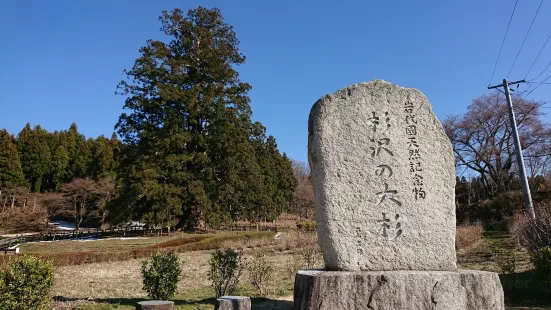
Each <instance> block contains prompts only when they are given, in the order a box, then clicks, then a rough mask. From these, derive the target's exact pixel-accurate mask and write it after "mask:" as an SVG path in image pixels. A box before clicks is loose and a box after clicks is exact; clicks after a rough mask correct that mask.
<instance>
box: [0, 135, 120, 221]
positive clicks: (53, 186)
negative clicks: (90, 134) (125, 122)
mask: <svg viewBox="0 0 551 310" xmlns="http://www.w3.org/2000/svg"><path fill="white" fill-rule="evenodd" d="M121 145H122V144H121V142H120V141H119V140H118V139H117V137H116V135H113V136H112V137H111V139H108V138H106V137H104V136H99V137H97V138H96V139H91V138H90V139H86V138H85V137H84V135H83V134H81V133H79V132H78V128H77V126H76V124H72V125H71V127H70V128H69V129H68V130H66V131H65V130H64V131H55V132H48V131H46V130H44V129H42V128H41V127H40V126H39V125H37V126H35V127H34V128H33V127H31V125H30V124H27V125H26V126H25V128H23V130H21V131H20V132H19V134H18V135H17V136H16V137H14V136H13V135H11V134H10V133H8V132H7V131H6V130H1V131H0V207H1V212H0V228H4V229H5V230H6V229H7V230H35V229H40V227H45V224H46V222H47V221H48V219H50V218H52V217H63V218H67V219H70V220H72V221H73V222H74V223H75V225H76V226H77V227H79V226H80V225H81V224H82V223H83V221H84V222H88V223H89V224H103V223H105V222H106V215H107V214H108V212H107V211H108V209H107V207H108V203H109V202H110V201H111V200H112V198H113V197H114V195H115V178H116V172H117V165H118V156H119V153H120V149H121Z"/></svg>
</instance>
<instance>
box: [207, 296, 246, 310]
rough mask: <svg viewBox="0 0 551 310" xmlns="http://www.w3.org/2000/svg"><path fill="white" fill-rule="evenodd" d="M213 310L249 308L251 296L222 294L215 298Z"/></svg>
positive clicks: (242, 309)
mask: <svg viewBox="0 0 551 310" xmlns="http://www.w3.org/2000/svg"><path fill="white" fill-rule="evenodd" d="M214 310H251V298H250V297H247V296H222V297H220V298H218V299H216V305H215V306H214Z"/></svg>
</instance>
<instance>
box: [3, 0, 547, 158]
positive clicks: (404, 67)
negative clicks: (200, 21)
mask: <svg viewBox="0 0 551 310" xmlns="http://www.w3.org/2000/svg"><path fill="white" fill-rule="evenodd" d="M514 3H515V0H503V1H480V0H467V1H434V0H433V1H424V0H423V1H422V0H418V1H406V0H402V1H398V0H394V1H365V0H354V1H352V0H350V1H347V0H341V1H320V0H317V1H313V0H310V1H290V0H279V1H259V0H246V1H245V0H244V1H238V0H234V1H228V0H220V1H192V0H187V1H130V0H124V1H122V0H120V1H61V0H58V1H38V0H35V1H25V0H18V1H15V0H8V1H2V2H0V128H7V129H8V131H10V132H12V133H14V134H17V133H18V132H19V131H20V130H21V129H22V128H23V127H24V126H25V124H26V123H27V122H30V123H31V124H32V125H36V124H40V125H41V126H42V127H44V128H46V129H47V130H51V131H53V130H61V129H67V128H68V127H69V125H70V124H71V123H72V122H76V123H77V125H78V126H79V129H80V131H81V132H83V133H84V134H85V135H86V136H92V137H94V136H97V135H100V134H104V135H111V133H112V132H113V126H114V125H115V123H116V122H117V119H118V117H119V115H120V114H121V112H122V106H123V101H124V97H122V96H117V95H115V93H114V92H115V88H116V85H117V83H118V82H119V81H120V80H121V79H122V78H123V75H122V70H123V69H125V68H130V67H131V65H132V63H133V61H134V60H135V59H136V57H137V56H138V49H139V48H140V47H141V46H143V45H144V43H145V41H146V40H147V39H162V34H161V32H159V26H160V24H159V22H158V20H157V17H158V16H159V15H160V13H161V11H162V10H170V9H172V8H175V7H179V8H181V9H183V10H186V11H187V10H188V9H191V8H195V7H196V6H198V5H204V6H207V7H213V6H214V7H218V8H220V9H221V10H222V13H223V15H224V17H225V19H226V22H228V23H230V24H232V25H233V26H234V29H235V31H236V33H237V36H238V38H239V39H240V41H241V44H240V49H241V52H242V53H244V54H245V55H246V56H247V62H246V64H245V65H244V66H242V67H240V68H239V72H240V74H241V78H242V80H243V81H246V82H249V83H250V84H251V85H252V86H253V90H252V91H251V92H250V97H251V100H252V103H251V105H252V109H253V117H254V119H255V120H259V121H261V122H262V123H263V124H264V125H265V126H267V128H268V132H269V133H270V134H272V135H274V136H275V137H276V139H277V141H278V145H279V148H280V150H282V151H284V152H286V153H287V154H288V155H289V156H290V157H292V158H295V159H298V160H302V161H306V158H307V155H306V152H307V147H306V146H307V119H308V113H309V111H310V108H311V106H312V104H313V103H314V102H315V101H316V100H317V99H318V98H319V97H321V96H323V95H325V94H327V93H332V92H334V91H336V90H337V89H339V88H342V87H345V86H348V85H350V84H353V83H358V82H363V81H370V80H373V79H384V80H387V81H390V82H394V83H397V84H400V85H402V86H405V87H413V88H418V89H420V90H421V91H422V92H423V93H425V95H427V97H428V98H429V99H430V100H431V102H432V104H433V106H434V111H435V112H436V114H437V116H438V117H439V118H440V119H444V118H445V117H446V116H447V115H450V114H458V113H463V112H464V111H465V109H466V107H467V106H468V105H469V104H470V102H471V100H472V99H473V98H475V97H478V96H480V95H482V94H484V93H486V92H487V90H486V87H487V86H488V81H489V79H490V75H491V73H492V70H493V68H494V64H495V61H496V58H497V54H498V51H499V47H500V45H501V41H502V39H503V35H504V33H505V29H506V26H507V23H508V21H509V17H510V15H511V11H512V9H513V6H514ZM539 4H540V1H539V0H519V5H518V7H517V10H516V13H515V16H514V19H513V22H512V25H511V29H510V31H509V35H508V37H507V41H506V42H505V47H504V50H503V54H502V56H501V59H500V62H499V63H498V66H497V70H496V74H495V77H494V79H493V81H492V83H493V84H497V83H499V82H500V81H501V79H503V78H504V77H506V76H507V74H508V72H509V70H510V69H511V65H512V63H513V59H514V58H515V56H516V54H517V52H518V50H519V47H520V45H521V43H522V40H523V39H524V37H525V34H526V32H527V30H528V27H529V26H530V23H531V21H532V18H533V16H534V14H535V12H536V9H537V8H538V5H539ZM550 33H551V1H549V0H548V1H545V3H543V6H542V8H541V10H540V13H539V16H538V18H537V19H536V21H535V23H534V26H533V28H532V31H531V32H530V34H529V36H528V38H527V40H526V43H525V46H524V48H523V50H522V51H521V53H520V55H519V58H518V61H517V63H516V64H515V66H514V67H513V70H512V73H511V75H510V78H511V79H513V80H515V79H522V78H524V77H525V75H526V73H527V71H528V69H529V67H530V66H531V64H532V62H533V61H534V59H535V57H536V55H537V54H538V52H539V51H540V49H541V47H542V45H543V42H544V41H545V39H546V38H547V37H548V35H549V34H550ZM550 61H551V40H550V42H549V43H548V45H547V47H546V49H545V50H544V51H543V53H542V54H541V56H540V59H539V61H538V62H537V63H536V65H535V66H534V69H532V72H531V74H530V75H529V76H528V78H533V77H535V76H536V75H537V74H539V73H540V72H541V71H542V70H543V68H544V67H545V66H546V65H547V64H549V62H550ZM550 74H551V68H550V69H549V70H548V71H547V72H546V73H545V74H543V75H542V77H541V78H540V79H539V80H540V81H541V80H543V78H545V77H547V76H549V75H550ZM548 82H551V78H550V79H549V80H548ZM526 87H528V85H525V86H521V90H523V89H525V88H526ZM530 97H531V98H533V99H537V100H543V101H550V100H551V85H542V86H541V87H540V88H538V89H537V90H536V91H534V92H533V93H532V94H531V96H530ZM549 111H551V110H549ZM546 119H547V120H550V119H549V118H547V117H546Z"/></svg>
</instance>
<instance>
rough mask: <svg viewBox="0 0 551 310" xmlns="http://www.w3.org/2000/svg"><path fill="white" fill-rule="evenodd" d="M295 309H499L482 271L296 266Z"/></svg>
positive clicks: (499, 299)
mask: <svg viewBox="0 0 551 310" xmlns="http://www.w3.org/2000/svg"><path fill="white" fill-rule="evenodd" d="M294 309H295V310H336V309H346V310H504V309H505V306H504V297H503V289H502V288H501V283H500V281H499V277H498V275H497V274H495V273H491V272H485V271H471V270H460V271H321V270H301V271H299V272H298V273H297V275H296V278H295V296H294Z"/></svg>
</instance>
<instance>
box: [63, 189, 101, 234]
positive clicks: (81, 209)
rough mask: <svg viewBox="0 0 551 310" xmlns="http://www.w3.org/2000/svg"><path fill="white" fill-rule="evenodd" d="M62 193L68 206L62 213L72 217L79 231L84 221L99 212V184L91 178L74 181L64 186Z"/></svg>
mask: <svg viewBox="0 0 551 310" xmlns="http://www.w3.org/2000/svg"><path fill="white" fill-rule="evenodd" d="M61 192H62V193H63V197H64V198H65V206H66V208H64V209H63V211H62V212H61V213H62V214H64V215H68V216H70V217H72V218H73V221H74V223H75V226H76V229H79V228H80V224H81V223H82V221H83V220H84V219H85V218H86V217H88V216H91V215H93V213H95V212H96V211H97V209H96V208H95V203H96V200H97V184H96V183H95V182H94V181H93V180H92V179H89V178H79V179H74V180H73V181H71V182H70V183H66V184H64V185H63V186H62V187H61Z"/></svg>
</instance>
